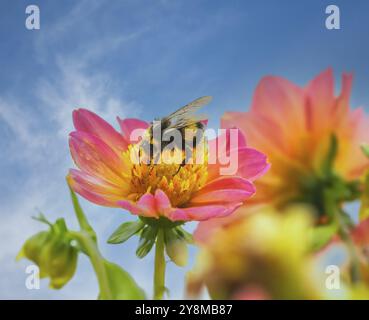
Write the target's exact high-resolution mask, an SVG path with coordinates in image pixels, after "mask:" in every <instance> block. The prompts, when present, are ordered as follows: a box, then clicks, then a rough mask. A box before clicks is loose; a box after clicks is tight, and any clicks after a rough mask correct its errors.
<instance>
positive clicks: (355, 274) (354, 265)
mask: <svg viewBox="0 0 369 320" xmlns="http://www.w3.org/2000/svg"><path fill="white" fill-rule="evenodd" d="M343 214H345V213H344V211H343V210H340V212H339V218H338V222H339V225H340V233H341V238H342V240H343V241H344V243H345V244H346V247H347V250H348V253H349V255H350V276H351V281H352V283H358V282H359V281H360V279H361V272H360V263H359V258H358V256H357V252H356V249H355V245H354V242H353V240H352V237H351V234H350V230H349V227H348V226H347V224H346V223H345V222H344V221H343V219H342V215H343Z"/></svg>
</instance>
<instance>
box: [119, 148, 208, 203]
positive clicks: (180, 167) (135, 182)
mask: <svg viewBox="0 0 369 320" xmlns="http://www.w3.org/2000/svg"><path fill="white" fill-rule="evenodd" d="M130 149H131V148H129V149H128V150H127V152H130ZM127 152H126V153H127ZM170 156H172V154H170V153H167V154H165V153H162V154H161V157H162V161H160V162H158V163H149V164H146V163H137V162H136V161H131V164H132V165H131V172H130V174H131V176H130V184H131V188H130V196H129V198H131V200H134V201H136V200H138V199H139V198H140V197H141V196H142V195H144V194H145V193H148V192H149V193H151V194H154V193H155V191H156V190H157V189H161V190H162V191H164V192H165V194H166V195H167V196H168V198H169V200H170V203H171V205H172V206H174V207H181V206H185V204H186V203H188V201H189V200H190V199H191V197H192V195H193V193H195V192H196V191H198V190H199V189H201V188H202V187H203V186H204V185H205V183H206V180H207V176H208V170H207V162H208V161H207V155H206V153H205V155H204V161H203V163H201V164H198V163H185V164H182V160H181V161H178V158H177V161H172V163H171V162H170V161H168V157H170ZM166 157H167V161H165V158H166ZM183 157H184V153H183V154H182V155H181V159H183ZM152 162H154V161H152ZM173 162H174V163H173ZM194 162H195V161H194Z"/></svg>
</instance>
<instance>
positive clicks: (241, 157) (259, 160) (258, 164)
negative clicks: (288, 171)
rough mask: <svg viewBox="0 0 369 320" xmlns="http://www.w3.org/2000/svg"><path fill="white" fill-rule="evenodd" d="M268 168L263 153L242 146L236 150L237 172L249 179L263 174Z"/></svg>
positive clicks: (268, 165)
mask: <svg viewBox="0 0 369 320" xmlns="http://www.w3.org/2000/svg"><path fill="white" fill-rule="evenodd" d="M269 168H270V164H269V163H267V157H266V155H265V154H263V153H261V152H259V151H257V150H255V149H252V148H243V149H240V150H239V151H238V172H237V174H238V175H240V176H242V177H244V178H246V179H249V180H251V181H253V180H255V179H256V178H259V177H260V176H262V175H264V174H265V173H266V172H267V171H268V170H269Z"/></svg>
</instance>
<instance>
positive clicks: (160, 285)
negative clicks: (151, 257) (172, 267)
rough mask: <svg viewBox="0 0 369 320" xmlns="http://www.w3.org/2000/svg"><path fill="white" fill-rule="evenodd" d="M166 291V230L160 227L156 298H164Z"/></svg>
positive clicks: (156, 255) (156, 260) (156, 263)
mask: <svg viewBox="0 0 369 320" xmlns="http://www.w3.org/2000/svg"><path fill="white" fill-rule="evenodd" d="M164 291H165V256H164V230H163V229H159V231H158V236H157V238H156V248H155V270H154V299H155V300H161V299H163V295H164Z"/></svg>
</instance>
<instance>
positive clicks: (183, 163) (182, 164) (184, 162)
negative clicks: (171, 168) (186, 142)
mask: <svg viewBox="0 0 369 320" xmlns="http://www.w3.org/2000/svg"><path fill="white" fill-rule="evenodd" d="M185 164H186V158H185V157H184V158H183V160H182V163H181V164H180V165H179V166H178V169H177V171H176V173H175V174H174V175H173V176H175V175H176V174H178V172H179V171H180V170H181V169H182V167H184V166H185Z"/></svg>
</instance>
